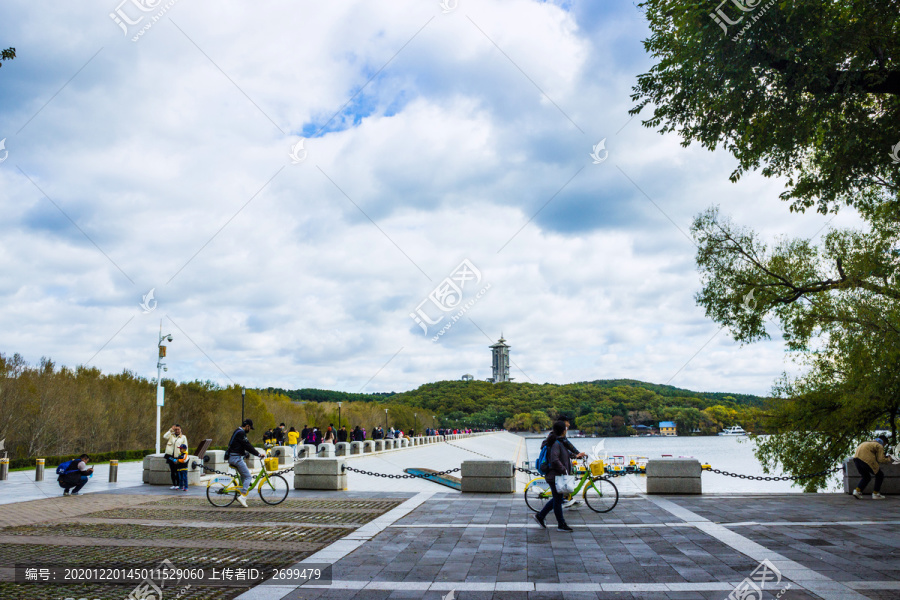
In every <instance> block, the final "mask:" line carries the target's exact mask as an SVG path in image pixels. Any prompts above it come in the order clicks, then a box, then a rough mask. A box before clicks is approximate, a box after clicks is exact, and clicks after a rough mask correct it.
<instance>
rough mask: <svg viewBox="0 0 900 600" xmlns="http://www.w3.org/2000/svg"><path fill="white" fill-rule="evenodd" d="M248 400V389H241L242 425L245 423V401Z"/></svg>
mask: <svg viewBox="0 0 900 600" xmlns="http://www.w3.org/2000/svg"><path fill="white" fill-rule="evenodd" d="M246 398H247V389H246V388H243V387H242V388H241V423H243V422H244V400H245V399H246Z"/></svg>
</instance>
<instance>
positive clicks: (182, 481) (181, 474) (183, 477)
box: [178, 469, 187, 489]
mask: <svg viewBox="0 0 900 600" xmlns="http://www.w3.org/2000/svg"><path fill="white" fill-rule="evenodd" d="M178 487H180V488H184V489H187V469H179V470H178Z"/></svg>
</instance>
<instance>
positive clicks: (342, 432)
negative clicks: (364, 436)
mask: <svg viewBox="0 0 900 600" xmlns="http://www.w3.org/2000/svg"><path fill="white" fill-rule="evenodd" d="M337 436H338V441H339V442H346V441H347V430H346V429H338V432H337Z"/></svg>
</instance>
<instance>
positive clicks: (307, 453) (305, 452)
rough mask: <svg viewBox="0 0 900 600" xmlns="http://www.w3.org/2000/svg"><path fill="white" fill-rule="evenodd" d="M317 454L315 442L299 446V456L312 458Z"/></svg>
mask: <svg viewBox="0 0 900 600" xmlns="http://www.w3.org/2000/svg"><path fill="white" fill-rule="evenodd" d="M315 455H316V447H315V445H313V444H303V445H302V446H297V458H312V457H314V456H315Z"/></svg>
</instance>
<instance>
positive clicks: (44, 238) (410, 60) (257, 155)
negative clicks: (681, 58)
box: [0, 0, 851, 394]
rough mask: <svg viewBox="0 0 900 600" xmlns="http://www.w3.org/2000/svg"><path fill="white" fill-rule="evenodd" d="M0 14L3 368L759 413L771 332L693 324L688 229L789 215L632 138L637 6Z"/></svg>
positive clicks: (787, 223) (635, 131) (528, 3)
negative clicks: (708, 216) (596, 394)
mask: <svg viewBox="0 0 900 600" xmlns="http://www.w3.org/2000/svg"><path fill="white" fill-rule="evenodd" d="M118 1H120V2H121V3H119V4H117V3H116V2H117V0H111V1H110V2H86V3H77V4H75V3H66V4H53V5H52V8H51V5H50V4H46V3H39V2H26V1H8V2H4V3H3V4H2V5H0V47H2V48H6V47H10V46H12V47H15V48H16V54H17V57H16V58H15V60H13V61H8V62H5V63H3V66H2V68H0V98H2V99H3V100H2V103H0V138H2V139H3V140H4V142H3V145H4V149H2V150H0V159H3V160H2V162H0V212H2V219H0V261H2V264H3V269H2V272H0V303H2V307H3V310H2V311H0V331H2V332H3V335H2V338H0V340H2V343H0V352H2V353H3V354H5V355H12V354H14V353H20V354H21V355H22V356H24V357H25V359H26V360H28V361H29V362H31V363H37V362H38V361H40V359H41V357H49V358H51V359H52V360H53V361H55V362H56V363H57V364H58V365H66V366H68V367H75V366H78V365H87V366H89V367H95V368H98V369H100V370H102V371H103V372H104V373H117V372H121V371H123V370H129V371H132V372H134V373H136V374H138V375H141V376H144V377H147V378H150V379H154V378H155V377H156V362H157V349H156V348H154V342H157V343H158V342H159V334H160V328H161V329H162V333H163V334H164V335H165V334H170V333H171V334H172V337H173V341H172V342H171V343H168V344H167V345H168V347H167V358H166V361H165V362H166V365H167V368H168V371H167V373H165V375H164V376H165V377H168V378H172V379H176V380H180V381H188V380H194V379H199V380H203V381H206V380H209V381H212V382H215V383H217V384H220V385H222V386H229V385H234V384H237V385H246V386H248V387H270V386H272V387H282V388H288V389H294V388H301V387H315V388H325V389H335V390H344V391H348V392H360V391H362V392H382V391H403V390H409V389H414V388H416V387H418V386H419V385H421V384H423V383H428V382H432V381H440V380H450V379H459V378H460V377H461V376H462V375H463V374H471V375H473V376H474V377H475V378H476V379H486V378H488V377H490V376H491V356H490V350H489V348H488V346H490V345H491V344H493V343H494V342H495V341H496V340H497V339H498V338H499V337H500V336H501V334H502V335H503V336H504V337H505V339H506V340H507V343H508V344H509V345H510V346H511V350H510V356H511V360H512V363H513V366H512V370H511V376H512V377H514V378H515V380H516V381H519V382H533V383H570V382H575V381H590V380H595V379H613V378H632V379H640V380H644V381H649V382H653V383H662V384H670V385H675V386H678V387H683V388H688V389H693V390H698V391H723V392H741V393H753V394H767V393H769V392H770V390H771V385H772V383H773V381H774V380H775V379H776V378H778V377H779V376H780V375H781V373H782V372H785V371H787V372H789V373H794V372H796V369H797V367H796V365H794V364H793V363H792V362H791V361H790V359H789V357H786V355H785V346H784V343H783V340H782V339H781V336H780V335H779V332H778V330H777V328H776V327H774V326H773V327H772V328H771V329H770V333H771V334H772V339H771V340H769V341H766V342H762V343H755V344H752V345H744V346H741V345H740V344H739V343H736V342H735V341H734V340H733V339H732V338H731V337H730V336H729V334H728V331H727V330H720V328H719V326H718V325H716V324H715V323H714V322H712V321H711V320H709V319H708V318H706V317H705V316H704V311H703V309H702V308H700V307H698V306H697V305H696V303H695V300H694V296H695V294H696V293H697V292H698V291H699V290H700V287H701V281H700V277H699V275H698V272H697V269H696V264H695V253H696V247H695V245H694V242H693V241H692V239H691V237H690V225H691V222H692V220H693V218H694V217H695V216H696V215H697V214H698V213H700V212H702V211H704V210H706V209H707V208H709V207H711V206H719V207H720V210H721V212H722V213H723V214H724V215H728V216H730V217H731V218H732V219H733V220H734V221H735V222H737V223H739V224H741V225H746V226H748V227H752V228H754V229H756V230H757V231H759V232H760V233H761V234H762V235H763V237H764V238H765V239H767V240H770V241H775V240H776V239H778V237H779V236H788V237H807V238H815V237H816V236H820V235H822V233H824V232H825V231H827V230H828V227H834V226H840V225H841V224H842V223H844V222H845V220H846V219H848V218H851V217H850V216H848V215H843V214H841V215H838V216H837V218H835V219H834V220H831V219H832V218H833V215H832V216H828V217H825V216H822V215H815V214H802V215H798V214H792V213H790V212H789V211H788V207H787V205H786V204H785V203H784V202H782V201H780V200H779V199H778V195H779V193H780V192H781V191H782V190H783V189H784V182H783V181H779V180H776V179H766V178H763V177H762V176H760V175H758V174H750V175H748V176H745V177H743V178H742V179H741V180H740V181H739V182H738V183H736V184H734V183H731V182H729V180H728V176H729V174H730V173H731V172H732V170H733V169H734V167H735V165H736V161H735V160H734V159H733V157H731V155H729V154H728V153H726V152H724V151H721V150H719V151H709V150H708V149H704V148H701V147H699V146H697V145H690V146H688V147H684V146H682V145H681V141H680V139H679V138H678V137H677V136H675V135H673V134H667V135H661V134H659V133H657V132H656V131H654V130H653V129H649V128H646V127H644V126H642V124H641V118H642V117H643V118H647V117H648V116H649V112H646V111H645V112H644V113H643V114H642V115H640V116H638V117H637V118H632V117H631V116H630V115H629V114H628V110H629V109H630V108H631V107H632V106H633V105H634V102H633V101H632V100H631V98H630V95H631V93H632V86H633V85H634V84H635V81H636V77H637V76H638V75H640V74H642V73H645V72H647V71H648V70H649V68H650V67H651V66H652V64H653V62H652V57H650V56H648V55H647V54H646V52H645V51H644V48H643V45H642V40H644V39H646V38H647V37H648V29H647V25H646V22H645V19H644V17H643V15H642V13H641V11H640V9H639V8H638V7H636V6H635V5H634V4H633V3H627V2H615V3H600V2H588V1H565V2H536V1H534V0H479V1H477V2H475V1H474V0H444V1H443V2H441V1H440V0H430V1H423V0H416V1H409V0H389V1H388V0H375V1H372V0H369V1H367V2H327V3H324V2H322V3H297V2H288V1H287V0H275V1H272V2H267V3H264V4H263V5H251V3H243V2H233V1H223V2H216V3H198V2H180V1H178V0H167V1H165V2H163V1H161V0H125V1H121V0H118Z"/></svg>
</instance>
